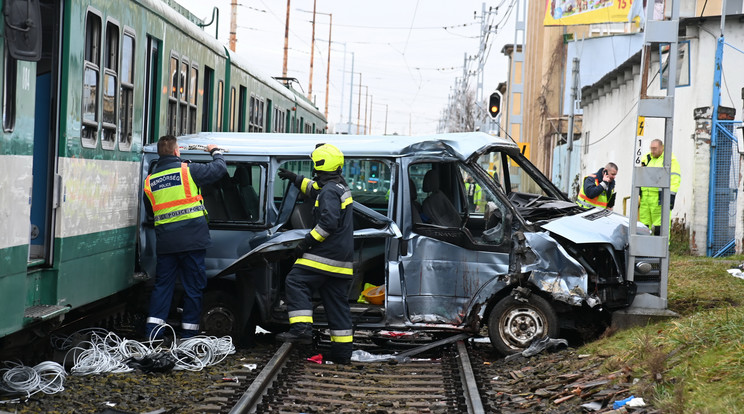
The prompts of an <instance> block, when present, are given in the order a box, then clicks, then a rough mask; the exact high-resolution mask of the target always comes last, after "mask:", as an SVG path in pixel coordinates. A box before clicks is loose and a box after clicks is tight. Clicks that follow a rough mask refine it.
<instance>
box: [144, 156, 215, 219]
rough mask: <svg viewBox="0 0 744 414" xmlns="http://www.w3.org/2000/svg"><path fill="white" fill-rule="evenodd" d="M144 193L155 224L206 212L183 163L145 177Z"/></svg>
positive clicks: (198, 215)
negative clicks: (150, 207)
mask: <svg viewBox="0 0 744 414" xmlns="http://www.w3.org/2000/svg"><path fill="white" fill-rule="evenodd" d="M145 194H146V195H147V198H148V199H149V200H150V204H151V205H152V209H153V214H154V216H155V226H159V225H161V224H165V223H173V222H177V221H181V220H188V219H192V218H196V217H201V216H205V215H206V214H207V211H206V209H205V208H204V202H203V201H202V195H201V194H200V193H199V187H197V185H196V183H195V182H194V179H193V178H192V177H191V172H190V171H189V166H188V164H187V163H185V162H184V163H181V165H180V167H179V168H169V169H167V170H163V171H160V172H157V173H154V174H150V175H149V176H147V179H145Z"/></svg>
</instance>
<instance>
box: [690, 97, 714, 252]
mask: <svg viewBox="0 0 744 414" xmlns="http://www.w3.org/2000/svg"><path fill="white" fill-rule="evenodd" d="M693 116H694V118H695V133H694V134H693V135H692V139H693V140H694V141H695V166H694V174H692V176H693V177H692V180H693V182H692V185H693V188H692V193H693V194H694V196H693V197H692V199H693V202H692V220H691V221H692V223H691V225H690V250H691V251H692V254H694V255H698V256H705V254H706V249H707V243H708V197H709V194H708V191H709V187H710V139H711V136H710V134H711V128H712V127H713V123H712V119H713V107H711V106H703V107H699V108H695V109H694V110H693Z"/></svg>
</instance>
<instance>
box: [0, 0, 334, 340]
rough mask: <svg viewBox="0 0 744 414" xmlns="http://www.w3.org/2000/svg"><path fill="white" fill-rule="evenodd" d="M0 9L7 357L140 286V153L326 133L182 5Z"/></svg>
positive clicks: (101, 1)
mask: <svg viewBox="0 0 744 414" xmlns="http://www.w3.org/2000/svg"><path fill="white" fill-rule="evenodd" d="M0 4H2V8H3V11H4V15H5V18H4V19H3V20H2V21H0V35H1V36H2V38H3V42H2V43H1V44H0V47H1V48H2V53H0V56H2V59H3V60H2V65H0V89H2V98H1V99H2V102H1V104H2V116H3V117H2V131H0V209H1V210H0V211H1V212H2V214H0V227H1V228H2V231H0V295H2V297H0V314H1V315H2V318H0V350H5V349H8V348H9V347H12V346H17V345H19V344H21V343H23V342H24V341H26V340H28V339H29V336H34V335H37V334H38V333H44V332H46V331H48V330H49V329H52V328H53V327H55V326H57V325H58V324H59V323H60V321H61V320H62V319H63V318H67V319H68V320H69V319H70V318H77V317H80V316H81V315H85V314H90V313H93V311H94V310H97V309H107V308H110V307H111V306H112V305H113V304H116V303H121V302H122V301H123V299H124V298H123V296H124V295H126V294H127V292H129V291H131V289H130V288H131V287H134V286H137V285H140V284H141V283H140V280H139V279H141V278H139V277H138V275H141V274H142V273H140V272H139V270H138V269H137V265H136V263H137V257H136V253H135V252H136V250H137V249H136V246H137V223H138V220H137V219H138V214H139V212H138V208H139V200H140V199H141V191H142V190H141V182H140V181H141V178H140V163H141V160H142V149H143V146H145V145H147V144H150V143H153V142H155V141H157V138H158V137H159V136H161V135H164V134H174V135H177V136H181V135H188V134H194V133H198V132H202V131H237V132H240V131H246V132H285V133H294V132H296V133H324V132H325V129H326V120H325V118H324V117H323V115H322V114H321V113H320V112H319V111H318V109H317V108H316V107H315V106H314V105H312V104H311V102H309V101H308V100H307V99H305V98H304V97H303V96H301V95H300V94H299V93H296V92H295V91H294V90H293V89H291V88H290V87H289V86H288V85H286V84H283V83H281V82H279V81H277V80H275V79H273V78H271V77H270V76H267V75H265V74H262V73H259V72H258V71H256V70H255V69H254V68H252V67H251V65H250V62H247V61H246V60H245V59H243V60H241V59H240V58H239V57H237V56H235V55H234V54H232V53H230V52H229V51H228V50H227V49H226V48H225V46H223V45H222V44H221V43H220V42H219V41H218V40H217V39H215V38H214V37H213V36H211V35H209V34H208V33H206V32H205V31H204V30H203V29H202V28H201V27H200V23H202V22H201V21H200V20H198V19H196V18H195V17H194V16H192V15H191V14H190V13H189V12H188V11H186V10H185V9H183V8H182V7H181V6H179V5H178V4H176V3H174V2H164V1H161V0H120V1H111V0H64V1H60V0H2V1H0ZM102 305H103V306H102ZM32 328H33V329H32Z"/></svg>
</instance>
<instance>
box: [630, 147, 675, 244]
mask: <svg viewBox="0 0 744 414" xmlns="http://www.w3.org/2000/svg"><path fill="white" fill-rule="evenodd" d="M650 149H651V152H649V153H648V154H646V155H645V156H644V157H643V158H641V165H643V166H644V167H654V168H662V167H664V143H663V142H661V140H660V139H655V140H653V141H651V148H650ZM671 167H672V171H671V179H670V183H669V191H670V194H669V211H670V213H671V211H672V209H674V199H675V198H676V197H677V191H678V190H679V185H680V183H681V182H682V175H681V172H680V169H679V163H678V162H677V158H676V157H675V156H674V154H672V165H671ZM661 200H662V197H661V194H660V192H659V189H658V188H657V187H641V199H640V201H639V203H638V204H639V211H638V220H639V221H640V222H641V223H643V224H645V225H646V226H648V228H649V229H651V228H653V234H655V235H657V236H658V235H659V234H660V233H661ZM669 219H670V221H671V214H670V215H669Z"/></svg>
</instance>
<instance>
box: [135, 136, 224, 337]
mask: <svg viewBox="0 0 744 414" xmlns="http://www.w3.org/2000/svg"><path fill="white" fill-rule="evenodd" d="M206 151H207V152H209V153H210V154H211V155H212V162H210V163H208V164H196V163H195V164H189V163H188V162H184V161H181V159H180V158H179V157H180V156H181V153H180V151H179V149H178V141H177V139H176V137H174V136H173V135H166V136H163V137H161V138H160V139H159V140H158V155H159V156H160V159H159V160H158V162H157V165H156V166H155V168H154V169H153V171H152V173H151V174H150V175H148V176H147V179H145V196H146V197H145V208H146V209H147V210H148V212H151V213H152V214H153V215H154V219H155V236H156V241H157V248H156V253H157V255H158V259H157V265H156V275H157V277H156V280H155V288H154V289H153V291H152V296H151V297H150V311H149V317H148V318H147V325H146V333H147V336H148V337H151V334H152V332H153V331H156V332H157V338H162V336H163V332H162V330H157V327H158V326H159V325H164V324H165V323H166V319H167V318H168V311H169V309H170V304H171V299H172V298H173V288H174V286H175V282H176V279H177V278H179V277H180V278H181V283H182V284H183V287H184V290H185V293H186V297H185V298H184V304H183V314H182V316H181V331H180V333H179V335H180V336H181V338H189V337H192V336H194V335H196V334H197V333H199V319H200V317H201V310H202V291H203V290H204V288H205V287H206V285H207V275H206V273H205V266H204V258H205V256H206V251H207V250H206V249H207V247H209V245H210V238H209V227H208V226H207V210H206V209H205V208H204V201H203V200H202V196H201V191H200V189H199V187H200V186H202V185H206V184H210V183H213V182H215V181H218V180H219V179H220V178H222V176H223V175H224V174H225V173H226V172H227V167H226V165H225V159H224V157H223V156H222V153H221V152H220V150H219V149H218V148H217V146H215V145H208V146H207V148H206Z"/></svg>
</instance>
